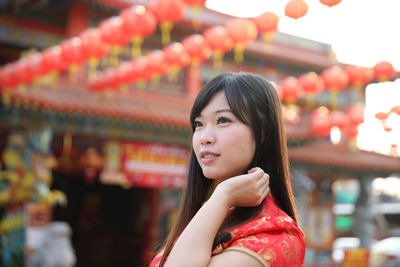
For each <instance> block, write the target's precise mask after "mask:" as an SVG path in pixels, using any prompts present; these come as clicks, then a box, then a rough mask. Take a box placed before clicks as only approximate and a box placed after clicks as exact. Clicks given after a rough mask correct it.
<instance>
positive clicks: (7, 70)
mask: <svg viewBox="0 0 400 267" xmlns="http://www.w3.org/2000/svg"><path fill="white" fill-rule="evenodd" d="M15 66H16V63H8V64H6V65H5V66H3V67H2V68H1V69H0V76H1V86H0V91H1V93H2V101H3V102H4V104H5V105H9V104H10V96H11V92H12V90H13V89H14V88H15V87H16V86H17V84H18V80H17V76H16V75H15Z"/></svg>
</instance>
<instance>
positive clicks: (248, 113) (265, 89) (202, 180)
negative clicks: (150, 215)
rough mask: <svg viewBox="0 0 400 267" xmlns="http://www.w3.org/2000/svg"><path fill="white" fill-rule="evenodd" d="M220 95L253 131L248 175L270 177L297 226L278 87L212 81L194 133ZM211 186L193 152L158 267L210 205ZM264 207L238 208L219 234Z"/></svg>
mask: <svg viewBox="0 0 400 267" xmlns="http://www.w3.org/2000/svg"><path fill="white" fill-rule="evenodd" d="M220 91H224V93H225V96H226V98H227V101H228V104H229V106H230V108H231V110H232V112H233V114H234V115H235V116H236V117H237V118H238V119H239V120H240V121H241V122H243V123H244V124H246V125H248V126H249V127H250V128H251V130H252V134H253V137H254V140H255V152H254V157H253V159H252V161H251V163H250V165H249V166H248V168H247V169H251V168H252V167H256V166H257V167H260V168H261V169H263V170H264V172H266V173H268V174H269V176H270V182H269V186H270V192H271V194H272V196H273V198H274V199H275V201H276V203H277V205H278V206H279V207H280V208H281V209H282V210H283V211H284V212H286V214H287V215H289V216H290V217H291V218H292V219H293V220H295V221H296V222H297V213H296V208H295V203H294V196H293V192H292V188H291V183H290V175H289V163H288V156H287V145H286V134H285V130H284V125H283V118H282V108H281V103H280V99H279V97H278V94H277V92H276V90H275V88H274V86H273V85H272V84H271V83H269V82H268V81H267V80H266V79H264V78H263V77H261V76H260V75H257V74H252V73H247V72H239V73H226V74H221V75H219V76H217V77H215V78H213V79H212V80H210V81H209V82H208V83H206V84H205V85H204V86H203V88H202V89H201V90H200V92H199V94H198V95H197V97H196V99H195V101H194V104H193V107H192V111H191V114H190V122H191V124H192V131H193V132H194V128H195V127H194V120H195V118H196V117H198V116H199V115H200V113H201V111H202V110H203V109H204V108H205V107H206V106H207V105H208V103H209V102H210V100H211V99H212V98H213V96H214V95H215V94H216V93H218V92H220ZM212 185H213V180H210V179H207V178H206V177H205V176H204V175H203V172H202V169H201V167H200V165H199V163H198V162H197V159H196V156H195V154H194V151H193V149H192V152H191V156H190V163H189V173H188V180H187V185H186V190H185V192H184V195H183V203H182V206H181V209H180V214H179V216H178V221H177V222H176V223H175V226H174V227H173V229H172V231H171V233H170V234H169V235H168V238H167V240H166V243H165V250H164V253H163V257H162V259H161V262H160V266H162V265H163V264H164V262H165V260H166V258H167V256H168V255H169V253H170V252H171V249H172V247H173V244H174V242H175V241H176V239H177V238H178V236H179V235H180V234H181V233H182V231H183V230H184V229H185V227H186V226H187V224H188V223H189V222H190V220H191V219H192V218H193V217H194V215H195V214H196V212H197V211H198V210H199V209H200V207H201V206H202V204H203V203H204V201H206V200H207V197H208V195H209V191H210V189H211V187H212ZM261 207H262V204H260V205H259V206H256V207H237V208H235V209H234V210H233V211H232V212H231V213H230V214H229V215H228V216H227V217H226V218H225V220H224V222H223V224H222V226H221V228H220V230H225V229H231V228H233V227H236V226H239V225H242V224H244V223H245V222H247V221H249V220H250V219H252V218H254V217H255V216H256V215H258V214H259V213H260V211H261ZM220 232H221V231H220ZM219 239H220V236H219V235H217V236H216V238H215V240H214V244H216V243H218V240H219ZM215 241H217V242H215ZM210 253H211V252H210Z"/></svg>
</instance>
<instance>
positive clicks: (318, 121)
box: [310, 107, 331, 137]
mask: <svg viewBox="0 0 400 267" xmlns="http://www.w3.org/2000/svg"><path fill="white" fill-rule="evenodd" d="M310 126H311V132H312V133H313V134H314V135H316V136H320V137H324V136H327V135H329V134H330V131H331V120H330V115H329V110H328V109H327V108H326V107H319V108H317V109H315V110H313V111H312V112H311V115H310Z"/></svg>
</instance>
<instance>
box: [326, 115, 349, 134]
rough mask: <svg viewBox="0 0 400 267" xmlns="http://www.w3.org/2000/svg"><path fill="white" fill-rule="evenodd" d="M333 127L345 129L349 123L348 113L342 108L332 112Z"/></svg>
mask: <svg viewBox="0 0 400 267" xmlns="http://www.w3.org/2000/svg"><path fill="white" fill-rule="evenodd" d="M330 121H331V127H334V126H336V127H338V128H339V129H340V130H344V129H345V128H346V126H347V124H348V123H349V119H348V118H347V115H346V113H344V112H343V111H340V110H335V111H332V112H331V113H330Z"/></svg>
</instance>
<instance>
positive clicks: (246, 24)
mask: <svg viewBox="0 0 400 267" xmlns="http://www.w3.org/2000/svg"><path fill="white" fill-rule="evenodd" d="M225 27H226V29H227V31H228V32H229V35H230V36H231V38H232V40H233V42H234V44H235V51H234V52H235V61H236V62H237V63H241V62H242V61H243V50H244V46H245V45H246V44H247V43H248V42H251V41H254V40H255V39H256V38H257V27H256V25H255V24H254V22H253V21H251V20H249V19H243V18H237V19H231V20H229V21H228V22H227V23H226V25H225Z"/></svg>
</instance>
